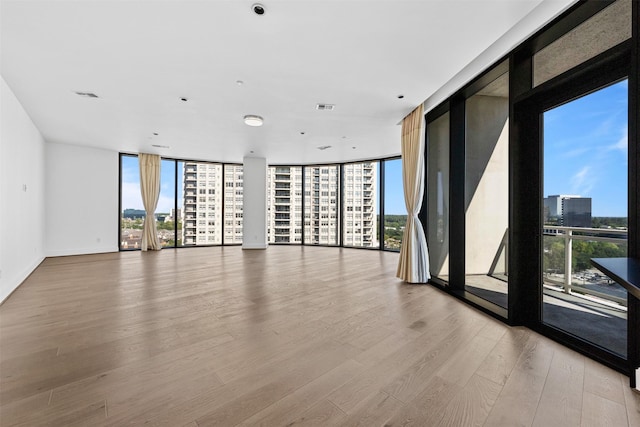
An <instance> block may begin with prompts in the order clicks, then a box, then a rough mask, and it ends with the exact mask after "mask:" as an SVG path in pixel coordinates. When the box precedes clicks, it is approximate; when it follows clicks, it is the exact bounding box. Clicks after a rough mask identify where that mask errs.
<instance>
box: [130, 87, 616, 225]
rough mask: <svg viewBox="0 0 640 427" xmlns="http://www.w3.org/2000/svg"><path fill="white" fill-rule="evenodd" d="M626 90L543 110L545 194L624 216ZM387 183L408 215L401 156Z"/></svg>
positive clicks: (164, 192)
mask: <svg viewBox="0 0 640 427" xmlns="http://www.w3.org/2000/svg"><path fill="white" fill-rule="evenodd" d="M627 92H628V81H627V80H624V81H622V82H619V83H616V84H614V85H611V86H608V87H606V88H604V89H601V90H599V91H597V92H594V93H591V94H589V95H586V96H584V97H581V98H578V99H576V100H574V101H572V102H569V103H567V104H564V105H562V106H559V107H556V108H554V109H551V110H549V111H547V112H545V113H544V115H543V120H544V190H543V192H544V195H545V196H549V195H553V194H572V195H579V196H583V197H591V198H592V216H613V217H616V216H617V217H626V216H627V163H628V159H627V122H628V119H627V116H628V109H627V99H628V96H627ZM122 159H123V160H122V163H123V164H122V166H123V168H122V181H123V182H122V208H123V209H128V208H133V209H143V205H142V198H141V197H140V186H139V182H140V181H139V180H140V178H139V169H138V159H137V157H127V156H123V158H122ZM174 164H175V163H174V162H173V161H167V160H163V162H162V166H161V180H160V182H161V191H160V199H159V201H158V208H157V209H156V212H162V213H165V212H169V210H170V209H171V208H173V207H174V198H173V188H174V182H175V170H174ZM178 165H179V169H181V165H182V162H179V163H178ZM178 172H179V173H178V191H179V200H178V203H179V207H181V205H182V201H181V197H180V194H181V193H180V191H181V190H180V189H181V188H182V173H180V172H181V170H179V171H178ZM385 182H386V188H385V193H384V194H385V213H386V214H397V215H403V214H406V210H405V205H404V194H403V191H402V162H401V161H400V159H398V160H391V161H387V162H386V164H385Z"/></svg>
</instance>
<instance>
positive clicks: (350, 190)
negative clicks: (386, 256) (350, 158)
mask: <svg viewBox="0 0 640 427" xmlns="http://www.w3.org/2000/svg"><path fill="white" fill-rule="evenodd" d="M342 179H343V182H342V185H343V190H342V191H343V200H344V206H343V207H342V216H343V223H342V233H343V235H342V243H343V245H344V246H354V247H360V248H377V247H380V242H379V240H378V186H377V185H378V162H363V163H348V164H345V165H344V166H343V178H342ZM323 196H325V191H321V192H320V197H323ZM325 216H326V215H321V219H322V220H326V219H325Z"/></svg>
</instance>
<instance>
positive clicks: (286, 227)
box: [267, 166, 328, 244]
mask: <svg viewBox="0 0 640 427" xmlns="http://www.w3.org/2000/svg"><path fill="white" fill-rule="evenodd" d="M267 208H268V210H269V212H268V218H269V228H268V230H267V234H268V238H269V243H295V244H300V243H302V167H301V166H271V167H269V169H268V171H267ZM327 215H328V214H327Z"/></svg>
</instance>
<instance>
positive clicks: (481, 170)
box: [465, 73, 509, 308]
mask: <svg viewBox="0 0 640 427" xmlns="http://www.w3.org/2000/svg"><path fill="white" fill-rule="evenodd" d="M465 108H466V129H465V130H466V143H465V222H466V227H465V230H466V236H465V269H466V272H465V274H466V276H465V277H466V279H465V281H466V290H467V291H468V292H471V293H473V294H475V295H477V296H479V297H481V298H484V299H486V300H488V301H491V302H493V303H494V304H497V305H499V306H501V307H504V308H507V274H508V272H507V247H508V241H507V236H508V227H509V74H508V73H505V74H503V75H502V76H500V77H499V78H497V79H496V80H494V81H493V82H491V83H490V84H488V85H487V86H485V87H484V88H482V89H481V90H480V91H478V92H477V93H475V94H474V95H473V96H471V97H470V98H469V99H467V101H466V106H465ZM480 224H481V226H479V225H480Z"/></svg>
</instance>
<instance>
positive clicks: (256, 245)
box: [242, 243, 269, 249]
mask: <svg viewBox="0 0 640 427" xmlns="http://www.w3.org/2000/svg"><path fill="white" fill-rule="evenodd" d="M268 247H269V244H268V243H243V244H242V249H267V248H268Z"/></svg>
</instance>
